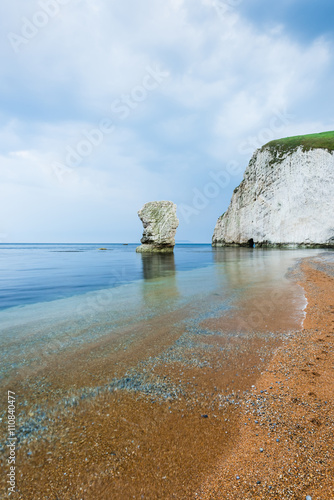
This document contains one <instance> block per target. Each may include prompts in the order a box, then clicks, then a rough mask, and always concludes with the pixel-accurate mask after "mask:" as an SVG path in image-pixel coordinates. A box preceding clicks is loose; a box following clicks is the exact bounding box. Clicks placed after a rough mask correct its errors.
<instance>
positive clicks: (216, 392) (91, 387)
mask: <svg viewBox="0 0 334 500" xmlns="http://www.w3.org/2000/svg"><path fill="white" fill-rule="evenodd" d="M100 246H101V247H102V246H103V247H107V248H109V251H99V250H98V248H99V247H100ZM69 249H70V250H71V251H68V250H69ZM64 250H65V251H64ZM73 250H80V251H79V252H76V251H73ZM11 252H12V254H11ZM0 253H1V254H2V255H1V262H2V266H4V263H5V262H8V266H9V267H8V270H7V271H6V273H4V272H2V273H1V283H2V295H1V297H2V299H3V308H2V310H1V311H0V349H1V353H2V362H1V369H0V377H1V380H2V382H1V384H2V386H3V388H4V387H7V388H10V390H13V391H15V392H16V393H17V394H18V408H17V410H18V413H17V415H18V419H17V423H18V427H17V435H18V437H19V447H20V449H22V453H23V455H22V456H21V458H20V460H21V467H22V474H24V475H25V476H27V477H30V476H29V474H32V476H31V477H35V473H36V467H38V466H37V465H34V463H35V462H34V461H33V460H32V459H31V458H29V460H28V461H27V456H26V455H25V453H27V451H28V450H30V451H29V457H31V456H35V457H36V464H37V461H39V462H41V460H45V456H44V455H43V454H45V453H51V452H50V445H48V447H47V448H46V449H45V448H43V446H44V445H42V444H40V443H44V442H45V441H46V442H50V443H53V444H52V446H55V447H56V449H57V450H58V451H57V454H60V455H62V456H63V451H61V450H63V449H67V448H68V443H69V439H71V446H72V447H74V446H76V445H77V444H78V443H80V442H81V441H82V440H81V438H80V439H79V437H78V438H77V439H76V438H70V437H68V438H67V437H66V436H65V434H66V432H65V431H66V429H72V426H73V429H72V430H71V432H73V433H76V432H77V430H78V429H79V428H80V426H83V427H85V425H86V423H87V421H89V419H90V418H91V417H90V416H89V415H91V413H90V412H91V411H92V405H94V404H95V402H96V404H97V408H99V407H100V405H102V403H101V398H103V405H104V404H105V405H109V406H108V411H106V416H100V417H99V416H97V415H96V411H95V410H94V413H93V415H94V416H93V419H94V422H95V423H97V422H99V425H100V426H101V429H102V427H103V428H104V429H105V430H104V431H103V432H106V434H103V436H104V437H103V439H104V442H105V443H107V442H108V440H109V438H110V434H109V433H108V428H109V426H110V425H113V426H114V427H117V426H118V425H119V423H122V422H123V424H122V425H123V427H122V432H121V434H120V438H119V441H117V444H116V441H115V442H114V441H113V442H112V443H110V444H109V445H108V446H112V447H113V449H114V450H115V456H117V457H120V459H119V460H120V462H117V463H116V464H114V465H112V464H109V462H108V467H112V469H111V470H113V471H114V472H113V473H116V472H115V471H116V470H118V471H119V470H120V469H119V467H121V468H122V471H123V472H122V474H121V477H122V480H119V481H118V483H117V486H116V484H114V483H112V484H113V486H110V483H108V485H109V486H108V488H111V489H110V490H108V493H106V496H105V497H103V498H122V491H123V490H122V488H124V485H127V487H129V481H130V479H131V478H132V479H133V484H132V486H131V488H130V489H129V490H128V491H129V492H130V490H131V493H132V492H133V494H134V495H137V493H138V491H141V490H140V488H142V487H143V481H144V482H145V481H146V483H147V491H149V492H151V493H150V494H152V495H153V496H152V498H156V497H154V494H155V495H158V496H157V497H159V495H160V498H169V497H168V495H167V496H166V493H165V490H164V488H165V486H164V477H165V475H164V474H163V472H161V478H158V479H157V477H156V473H155V472H154V470H155V465H154V463H153V462H152V460H157V461H159V460H160V461H161V464H162V465H161V468H163V467H165V465H164V464H167V463H168V464H169V467H170V468H171V470H172V471H173V474H172V475H173V478H174V479H173V481H174V482H173V484H174V486H173V487H174V488H175V491H179V490H178V488H181V485H182V484H183V483H182V482H183V479H182V478H183V477H184V475H185V476H187V474H190V473H191V474H193V481H194V483H195V480H196V478H197V477H198V474H199V471H201V470H202V468H203V465H202V461H196V460H194V458H193V457H194V456H197V455H198V453H201V454H203V457H204V455H205V454H209V453H212V449H213V447H212V446H211V447H210V446H208V448H207V451H205V450H203V446H204V444H203V443H204V441H206V442H207V443H209V442H210V440H212V441H213V442H215V440H220V443H221V449H223V448H224V446H228V443H229V441H228V439H230V438H229V437H228V436H226V434H225V433H226V432H227V431H225V428H223V427H222V425H221V424H220V423H219V422H220V421H222V422H227V421H228V422H230V423H229V424H228V425H232V422H233V418H234V417H233V418H232V416H231V415H230V414H229V413H228V412H229V411H230V410H229V409H226V408H227V407H226V404H227V403H226V401H225V400H224V401H225V402H224V405H225V406H224V405H221V402H222V401H223V399H222V398H221V396H220V395H221V394H227V395H230V400H232V401H233V402H234V401H237V399H235V398H236V397H239V395H240V396H241V395H242V393H243V392H244V391H246V390H248V389H249V388H250V386H251V384H252V383H254V381H255V380H256V377H257V376H258V374H259V373H260V371H261V370H262V369H263V368H264V367H265V366H266V363H267V362H268V360H269V359H270V357H271V355H272V353H273V350H274V349H275V348H276V347H277V345H278V344H279V342H280V339H281V335H286V334H288V332H289V331H291V330H293V329H296V328H299V327H300V325H301V323H302V320H303V317H304V311H303V310H304V307H305V297H304V293H303V290H302V288H301V287H299V286H298V285H297V284H295V283H293V282H292V281H290V280H288V279H287V278H286V277H285V275H286V273H287V271H288V269H289V268H291V267H293V266H294V265H295V264H296V262H297V260H298V259H301V258H303V257H307V256H311V255H312V256H315V255H317V254H318V253H319V251H317V250H273V249H270V250H265V249H248V248H226V249H223V248H219V249H212V248H211V246H209V245H182V246H179V247H176V249H175V255H143V254H136V253H135V247H134V246H130V245H129V246H126V247H123V246H122V245H105V244H104V245H102V244H101V245H94V246H91V245H88V246H87V245H66V246H54V245H53V246H52V245H49V246H46V245H43V246H39V245H38V246H37V245H35V246H28V248H25V246H19V248H16V247H14V248H5V249H3V250H2V251H1V252H0ZM11 276H12V277H13V280H12V279H11ZM115 277H116V278H115ZM7 295H8V297H9V298H6V297H7ZM10 306H11V307H10ZM2 392H3V393H4V392H5V391H2ZM236 395H238V396H236ZM138 398H139V399H138ZM227 401H228V400H227ZM157 403H159V404H158V405H157ZM225 403H226V404H225ZM236 404H237V403H236ZM103 405H102V406H103ZM110 408H112V410H111V409H110ZM186 408H187V411H186V410H185V409H186ZM174 410H175V411H176V412H183V413H184V414H185V415H184V416H185V420H184V424H182V425H181V422H179V423H178V425H177V427H176V428H175V432H174V438H173V439H175V443H176V444H175V446H177V443H179V446H180V448H181V450H182V454H183V455H182V457H183V458H182V464H183V465H182V464H181V462H180V464H179V465H173V464H176V461H177V457H176V456H175V453H176V452H175V450H174V451H173V448H171V447H168V446H167V447H166V438H164V437H163V436H164V432H165V433H166V432H167V433H169V431H168V429H170V425H174V424H175V422H174V420H172V422H171V421H170V419H171V415H170V414H172V412H173V411H174ZM111 411H112V412H113V417H110V415H111ZM213 412H214V415H213V416H214V418H215V420H214V422H215V423H214V426H213V427H212V431H210V428H207V429H206V430H204V431H203V432H204V434H198V435H196V437H194V436H193V435H192V434H193V432H192V430H191V429H192V427H191V426H194V428H197V427H198V425H200V424H199V423H198V420H196V419H198V414H199V415H201V413H208V415H209V416H210V415H211V414H212V413H213ZM226 412H227V413H226ZM135 414H136V415H137V417H138V418H139V419H140V426H141V429H142V430H141V431H140V433H139V434H138V436H137V435H136V438H135V439H134V438H133V434H134V428H133V423H132V421H133V419H134V418H135V417H134V415H135ZM60 415H61V418H62V421H63V423H62V425H61V427H59V425H60V423H59V418H60V417H59V416H60ZM98 415H100V413H98ZM1 416H2V417H4V415H1ZM137 417H136V418H137ZM73 418H75V419H78V420H77V421H75V422H74V421H73ZM81 418H82V419H83V420H82V421H81V420H80V419H81ZM111 418H112V421H110V419H111ZM187 419H189V420H187ZM80 422H81V423H80ZM124 422H127V424H126V426H125V427H124V425H125V424H124ZM143 422H145V424H143ZM182 422H183V421H182ZM187 422H188V423H187ZM189 422H190V423H189ZM210 422H211V423H212V424H213V420H210ZM136 425H139V424H136ZM226 425H227V424H225V426H226ZM189 426H190V427H189ZM215 426H216V427H215ZM154 429H155V430H154ZM199 429H202V427H199ZM223 429H224V430H223ZM2 430H3V429H2ZM92 432H93V431H92ZM99 432H100V433H99V436H100V437H99V439H100V438H101V436H102V434H101V433H102V430H101V431H99ZM63 433H65V434H64V436H65V437H63V438H62V439H60V438H59V439H58V438H57V440H55V439H54V437H53V436H56V435H57V436H58V435H62V434H63ZM189 433H190V434H189ZM231 435H232V431H231ZM154 436H155V437H154ZM85 439H86V441H85V447H84V449H81V448H80V449H78V450H76V452H75V456H73V457H72V458H68V460H69V461H68V462H66V463H65V462H64V463H63V464H62V466H63V467H65V468H64V471H63V474H65V473H66V471H67V470H70V469H71V470H72V469H73V470H78V471H80V470H81V469H80V467H81V465H80V464H81V463H82V460H85V458H84V456H85V453H86V452H87V449H90V447H91V446H93V444H92V443H93V442H95V441H96V440H97V439H98V437H97V435H96V434H93V433H92V434H89V435H88V434H87V435H86V438H85ZM110 439H111V438H110ZM94 440H95V441H94ZM203 440H204V441H203ZM2 442H5V439H4V440H3V441H2ZM131 443H132V444H133V443H136V449H137V447H138V448H139V447H141V449H146V448H147V453H146V454H145V453H144V452H143V455H142V458H141V463H140V465H138V464H137V463H133V462H132V461H131V460H132V459H131V457H130V458H129V456H128V451H127V450H128V449H129V446H130V447H131V446H132V444H131ZM182 443H183V444H182ZM153 446H156V451H155V452H154V453H153V455H152V453H151V452H150V449H151V447H153ZM32 447H33V450H34V451H33V455H31V453H32V452H31V448H32ZM145 447H146V448H145ZM152 449H153V448H152ZM24 450H25V451H24ZM210 450H211V451H210ZM52 453H53V452H52ZM54 453H56V451H55V452H54ZM131 453H132V452H131ZM134 453H135V451H134ZM136 453H137V452H136ZM205 456H206V460H207V465H208V466H209V464H210V463H211V462H210V460H214V456H213V455H210V456H209V455H205ZM43 457H44V458H43ZM152 457H153V458H152ZM210 457H211V458H210ZM104 460H105V454H104V455H101V456H99V457H98V458H97V463H100V462H101V463H104V462H103V461H104ZM120 464H121V465H120ZM144 464H146V465H144ZM145 467H146V468H145ZM59 470H60V469H59ZM52 471H53V469H51V470H50V474H51V473H52V474H53V472H52ZM119 473H120V472H119ZM55 474H56V472H55ZM84 474H85V477H86V476H87V477H90V474H93V472H92V471H91V472H89V471H88V472H87V471H86V472H85V473H84ZM110 474H111V472H110ZM93 475H96V473H95V472H94V474H93ZM135 478H136V479H135ZM132 479H131V481H132ZM72 480H73V485H76V486H75V487H74V486H73V488H74V489H73V488H72V490H71V494H72V495H73V494H74V493H73V492H75V491H76V494H77V495H80V494H81V493H79V491H80V484H81V483H80V481H81V479H80V478H79V477H77V476H76V475H75V473H74V472H73V478H72ZM101 480H102V479H101ZM31 481H32V483H31V484H30V482H29V481H28V480H26V483H25V486H24V487H27V488H29V487H30V490H29V491H30V492H31V491H34V492H35V491H42V490H39V489H40V488H44V489H45V488H46V486H45V484H44V483H43V481H44V479H43V478H42V477H41V478H40V479H39V480H38V483H37V482H34V481H33V480H31ZM57 481H58V479H57V478H56V477H54V484H58V483H57ZM59 481H60V482H59V485H61V484H62V481H63V480H62V479H59ZM122 481H123V482H122ZM43 484H44V486H43ZM61 487H62V486H57V488H58V489H57V492H59V491H60V492H61V497H62V498H67V496H65V492H66V491H67V490H61ZM76 487H77V488H79V489H78V490H76V489H75V488H76ZM22 488H23V485H22ZM59 488H60V489H59ZM112 488H116V489H112ZM117 488H118V489H117ZM27 491H28V490H27ZM27 491H26V492H25V495H26V496H25V497H24V498H29V494H28V493H27ZM43 491H44V490H43ZM52 491H53V490H52ZM145 491H146V490H145ZM153 491H155V493H152V492H153ZM180 491H183V490H182V488H181V490H180ZM53 494H54V491H53ZM57 494H58V493H57ZM94 494H96V492H95V493H91V494H90V496H87V498H94ZM50 495H51V493H50ZM108 495H109V496H108ZM110 495H111V496H110ZM51 497H52V496H50V498H51ZM68 498H72V497H70V496H69V497H68ZM101 498H102V497H101ZM123 498H124V497H123ZM148 498H149V497H148ZM179 498H181V496H179Z"/></svg>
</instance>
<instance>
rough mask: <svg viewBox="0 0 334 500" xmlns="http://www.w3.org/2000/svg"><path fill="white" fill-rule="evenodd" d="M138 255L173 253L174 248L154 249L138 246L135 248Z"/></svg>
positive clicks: (152, 246) (153, 247)
mask: <svg viewBox="0 0 334 500" xmlns="http://www.w3.org/2000/svg"><path fill="white" fill-rule="evenodd" d="M136 252H138V253H173V252H174V247H158V246H157V247H156V246H154V245H140V247H137V248H136Z"/></svg>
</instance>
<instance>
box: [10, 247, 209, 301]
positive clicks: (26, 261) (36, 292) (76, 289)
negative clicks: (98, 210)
mask: <svg viewBox="0 0 334 500" xmlns="http://www.w3.org/2000/svg"><path fill="white" fill-rule="evenodd" d="M136 246H137V245H136V244H130V245H122V244H108V243H100V244H0V310H1V309H6V308H9V307H15V306H22V305H26V304H35V303H38V302H45V301H50V300H55V299H60V298H66V297H71V296H74V295H79V294H84V293H86V292H89V291H93V290H100V289H105V288H114V287H118V286H120V285H123V284H126V283H131V282H135V281H138V280H146V279H152V278H156V277H159V276H167V275H168V274H170V273H175V272H178V271H184V270H190V269H196V268H200V267H203V266H207V265H212V263H213V253H212V250H211V246H210V245H179V246H177V248H176V251H175V255H164V256H162V255H155V256H150V257H148V256H145V255H139V254H136V252H135V248H136ZM99 248H107V251H101V250H99Z"/></svg>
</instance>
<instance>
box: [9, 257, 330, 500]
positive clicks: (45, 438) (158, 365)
mask: <svg viewBox="0 0 334 500" xmlns="http://www.w3.org/2000/svg"><path fill="white" fill-rule="evenodd" d="M331 255H332V254H330V253H326V254H324V257H316V258H312V259H303V260H302V261H301V263H300V264H299V265H298V266H297V267H296V268H295V269H294V271H292V272H290V275H291V276H290V280H293V281H295V282H298V283H299V285H300V286H301V287H303V289H304V290H305V294H306V297H307V301H308V303H307V308H306V318H305V320H304V325H303V329H299V328H298V325H300V323H301V321H302V317H303V315H300V314H296V307H297V305H296V302H295V301H296V290H295V289H294V288H292V289H290V288H284V287H283V288H282V289H281V290H279V291H275V290H271V291H269V289H263V290H262V289H261V288H256V289H254V293H250V294H248V299H245V296H244V297H243V299H242V300H241V302H239V303H238V302H237V303H236V304H235V305H234V307H232V308H231V309H230V310H228V311H223V313H220V314H211V315H209V317H206V316H205V315H204V312H205V310H206V308H207V307H208V304H211V307H213V309H212V310H216V307H217V305H218V304H219V303H220V300H221V297H220V296H219V294H217V293H216V292H215V293H212V294H211V295H210V296H209V299H208V300H209V302H204V303H201V301H200V300H199V301H198V302H196V301H192V307H189V306H185V307H178V308H177V309H176V310H175V311H173V314H172V315H171V314H170V313H168V312H166V314H165V315H159V316H158V317H152V318H144V319H142V320H141V321H137V322H132V323H131V322H130V325H128V326H127V327H123V328H121V330H120V332H119V335H118V336H109V337H107V338H101V339H97V340H95V341H94V342H91V343H90V344H89V345H84V344H83V346H82V347H81V348H78V347H77V346H76V348H75V350H74V351H73V349H69V350H68V351H66V352H65V351H62V352H61V353H60V354H55V355H51V356H49V358H48V361H47V364H45V365H43V364H42V365H40V366H39V365H38V359H37V361H34V360H33V361H32V362H31V364H30V365H27V367H22V369H21V370H19V371H18V372H17V375H13V377H12V379H11V380H10V381H9V384H10V387H15V390H16V392H17V394H24V398H25V401H27V402H29V407H27V406H26V403H25V404H23V406H21V408H20V413H19V415H18V420H19V422H20V433H21V434H20V446H19V447H18V450H17V453H18V454H17V464H18V466H17V484H18V491H19V494H18V495H17V497H18V498H20V499H24V500H30V499H34V500H36V499H64V500H66V499H85V500H90V499H96V498H99V499H106V500H109V499H111V498H112V499H124V500H127V499H130V498H139V499H141V498H145V499H152V500H153V499H160V498H164V499H165V498H166V499H167V498H171V499H172V498H177V499H190V498H200V499H203V500H205V499H224V500H225V499H229V498H230V499H238V500H239V499H241V498H242V499H243V500H246V499H260V498H261V499H262V498H263V499H267V498H274V499H276V498H277V499H278V498H280V499H281V498H284V499H290V498H291V499H296V500H297V499H303V498H306V495H310V496H311V498H312V500H316V499H318V500H330V499H331V498H333V494H332V493H331V491H332V487H333V479H332V478H333V476H334V470H333V457H332V449H333V437H332V432H333V420H334V419H333V405H334V393H333V376H334V374H333V325H334V318H333V317H332V316H333V312H334V309H333V292H334V286H333V282H334V277H333V272H334V265H333V260H331V259H330V256H331ZM236 276H237V275H236ZM173 293H175V292H173ZM299 295H301V294H299ZM150 300H153V299H151V298H150ZM299 301H300V299H298V304H299ZM202 302H203V301H202ZM298 307H300V305H299V306H298ZM201 308H202V309H201ZM201 310H203V314H202V315H201V314H200V315H199V318H202V319H200V320H199V322H198V324H196V328H195V326H194V327H188V330H187V331H185V323H184V322H185V321H188V323H187V324H190V325H192V322H191V321H192V318H193V316H194V315H195V314H198V313H199V312H201ZM171 318H172V319H171ZM171 321H172V322H171ZM189 321H190V323H189ZM137 331H139V332H145V335H143V333H141V335H140V336H139V337H138V336H136V334H137ZM120 338H121V339H122V342H121V343H120ZM134 339H139V340H134ZM139 368H140V369H139ZM110 380H113V382H112V383H111V384H110ZM78 395H79V396H78ZM3 465H5V464H4V463H3ZM3 481H4V477H3ZM2 486H3V487H5V484H4V482H3V484H2Z"/></svg>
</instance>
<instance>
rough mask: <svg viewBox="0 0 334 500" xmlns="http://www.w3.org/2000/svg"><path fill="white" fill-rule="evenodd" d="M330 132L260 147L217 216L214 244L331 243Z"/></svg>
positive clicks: (333, 155) (333, 164)
mask: <svg viewBox="0 0 334 500" xmlns="http://www.w3.org/2000/svg"><path fill="white" fill-rule="evenodd" d="M333 150H334V132H326V133H323V134H313V135H309V136H298V137H292V138H288V139H281V140H278V141H272V142H270V143H268V144H267V145H265V146H263V148H261V149H258V150H257V151H256V152H255V153H254V155H253V157H252V159H251V160H250V162H249V165H248V167H247V169H246V171H245V174H244V178H243V180H242V182H241V184H240V185H239V186H238V187H237V188H236V189H235V190H234V193H233V196H232V200H231V203H230V206H229V208H228V210H227V212H225V213H224V214H223V215H222V216H221V217H219V219H218V221H217V224H216V227H215V230H214V234H213V238H212V244H213V246H229V245H238V246H239V245H240V246H253V244H255V245H256V246H287V247H290V246H291V247H294V246H305V247H334V196H333V194H334V193H333V187H334V151H333Z"/></svg>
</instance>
